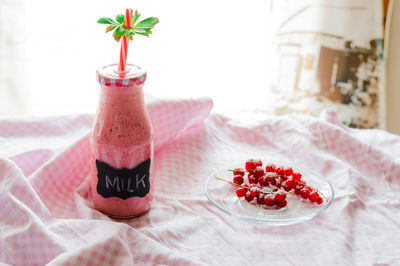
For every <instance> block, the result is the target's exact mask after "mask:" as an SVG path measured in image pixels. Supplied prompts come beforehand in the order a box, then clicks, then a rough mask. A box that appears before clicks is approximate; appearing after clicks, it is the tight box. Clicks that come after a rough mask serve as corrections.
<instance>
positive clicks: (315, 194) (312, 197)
mask: <svg viewBox="0 0 400 266" xmlns="http://www.w3.org/2000/svg"><path fill="white" fill-rule="evenodd" d="M318 197H319V194H318V192H313V193H311V194H310V196H308V199H309V200H310V201H311V202H317V198H318Z"/></svg>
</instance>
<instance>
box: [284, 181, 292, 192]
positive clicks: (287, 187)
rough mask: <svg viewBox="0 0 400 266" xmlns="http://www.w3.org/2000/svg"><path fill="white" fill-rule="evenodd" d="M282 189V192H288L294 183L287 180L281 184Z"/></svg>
mask: <svg viewBox="0 0 400 266" xmlns="http://www.w3.org/2000/svg"><path fill="white" fill-rule="evenodd" d="M282 187H283V189H284V190H286V191H290V190H292V188H293V187H294V181H293V180H292V179H288V180H286V181H285V182H284V183H283V184H282Z"/></svg>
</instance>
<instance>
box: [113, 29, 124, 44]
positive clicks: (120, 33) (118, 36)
mask: <svg viewBox="0 0 400 266" xmlns="http://www.w3.org/2000/svg"><path fill="white" fill-rule="evenodd" d="M124 34H125V30H124V29H123V28H121V27H118V28H117V29H116V30H115V31H114V33H113V37H114V39H115V40H116V41H117V42H119V40H120V39H121V37H122V36H124Z"/></svg>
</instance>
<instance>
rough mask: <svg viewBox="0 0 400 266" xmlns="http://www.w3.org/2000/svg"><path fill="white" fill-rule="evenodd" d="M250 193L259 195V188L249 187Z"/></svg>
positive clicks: (254, 195) (255, 195)
mask: <svg viewBox="0 0 400 266" xmlns="http://www.w3.org/2000/svg"><path fill="white" fill-rule="evenodd" d="M250 194H251V195H252V196H253V197H258V196H259V195H260V189H259V188H258V187H252V188H251V189H250Z"/></svg>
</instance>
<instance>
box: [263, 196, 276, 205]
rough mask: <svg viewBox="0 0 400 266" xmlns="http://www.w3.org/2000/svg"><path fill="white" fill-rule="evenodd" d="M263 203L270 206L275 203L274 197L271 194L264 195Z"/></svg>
mask: <svg viewBox="0 0 400 266" xmlns="http://www.w3.org/2000/svg"><path fill="white" fill-rule="evenodd" d="M264 203H265V205H267V206H269V207H272V206H274V205H275V204H276V202H275V199H274V197H273V196H272V195H267V196H265V197H264Z"/></svg>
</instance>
